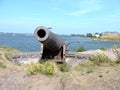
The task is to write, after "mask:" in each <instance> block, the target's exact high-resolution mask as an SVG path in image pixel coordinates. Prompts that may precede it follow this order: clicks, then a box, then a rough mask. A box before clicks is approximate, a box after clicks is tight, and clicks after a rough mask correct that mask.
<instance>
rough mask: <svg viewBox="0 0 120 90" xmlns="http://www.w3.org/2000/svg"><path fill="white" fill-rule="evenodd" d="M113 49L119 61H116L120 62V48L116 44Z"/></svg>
mask: <svg viewBox="0 0 120 90" xmlns="http://www.w3.org/2000/svg"><path fill="white" fill-rule="evenodd" d="M112 51H113V53H114V54H115V55H116V56H117V61H116V63H120V50H118V48H117V46H116V45H114V46H113V47H112Z"/></svg>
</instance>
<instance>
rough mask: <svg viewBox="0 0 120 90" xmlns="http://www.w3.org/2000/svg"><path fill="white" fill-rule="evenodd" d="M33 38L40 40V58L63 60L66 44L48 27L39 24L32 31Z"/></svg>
mask: <svg viewBox="0 0 120 90" xmlns="http://www.w3.org/2000/svg"><path fill="white" fill-rule="evenodd" d="M34 36H35V38H36V39H37V40H38V41H39V42H41V59H56V60H58V61H57V62H64V60H65V51H66V44H65V43H64V41H62V40H61V39H60V38H59V37H58V36H57V35H56V34H54V33H52V32H51V31H50V30H49V29H48V28H45V27H43V26H40V27H38V28H36V30H35V32H34Z"/></svg>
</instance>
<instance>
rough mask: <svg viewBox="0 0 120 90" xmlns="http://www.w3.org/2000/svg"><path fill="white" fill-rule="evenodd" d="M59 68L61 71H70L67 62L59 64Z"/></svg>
mask: <svg viewBox="0 0 120 90" xmlns="http://www.w3.org/2000/svg"><path fill="white" fill-rule="evenodd" d="M58 68H59V70H60V71H61V72H68V71H69V68H70V67H68V66H67V65H66V64H59V65H58Z"/></svg>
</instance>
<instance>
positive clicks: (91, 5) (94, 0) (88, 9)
mask: <svg viewBox="0 0 120 90" xmlns="http://www.w3.org/2000/svg"><path fill="white" fill-rule="evenodd" d="M98 1H99V0H83V1H81V2H80V3H79V6H77V7H78V10H76V11H72V12H71V13H69V14H68V15H70V16H81V15H85V14H89V13H92V12H95V11H99V10H101V9H102V5H101V4H100V2H98Z"/></svg>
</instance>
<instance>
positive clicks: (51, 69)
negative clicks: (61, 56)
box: [27, 61, 69, 75]
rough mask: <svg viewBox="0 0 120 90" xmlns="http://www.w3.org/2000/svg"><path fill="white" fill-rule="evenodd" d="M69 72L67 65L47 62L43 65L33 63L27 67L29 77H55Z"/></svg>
mask: <svg viewBox="0 0 120 90" xmlns="http://www.w3.org/2000/svg"><path fill="white" fill-rule="evenodd" d="M59 71H60V72H68V71H69V67H68V66H67V65H66V64H56V63H55V62H53V61H46V62H42V63H37V64H35V63H32V64H30V65H28V67H27V74H28V75H35V74H37V73H41V74H44V75H55V73H57V72H59Z"/></svg>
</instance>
